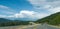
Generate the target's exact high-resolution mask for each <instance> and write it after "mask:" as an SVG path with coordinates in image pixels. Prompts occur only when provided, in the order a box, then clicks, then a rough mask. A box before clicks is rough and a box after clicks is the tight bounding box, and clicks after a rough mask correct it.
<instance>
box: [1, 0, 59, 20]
mask: <svg viewBox="0 0 60 29" xmlns="http://www.w3.org/2000/svg"><path fill="white" fill-rule="evenodd" d="M56 12H60V0H0V18H1V17H2V18H27V19H26V20H37V19H40V18H43V17H46V16H49V15H51V14H53V13H56ZM22 20H25V19H22Z"/></svg>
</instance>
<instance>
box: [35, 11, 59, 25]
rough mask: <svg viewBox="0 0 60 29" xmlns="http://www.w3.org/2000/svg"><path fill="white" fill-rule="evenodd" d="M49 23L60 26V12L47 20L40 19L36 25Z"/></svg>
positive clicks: (46, 18)
mask: <svg viewBox="0 0 60 29" xmlns="http://www.w3.org/2000/svg"><path fill="white" fill-rule="evenodd" d="M37 22H38V23H48V24H51V25H59V24H60V12H58V13H55V14H52V15H50V16H47V17H45V18H42V19H39V20H37V21H36V23H37Z"/></svg>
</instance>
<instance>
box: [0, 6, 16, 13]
mask: <svg viewBox="0 0 60 29" xmlns="http://www.w3.org/2000/svg"><path fill="white" fill-rule="evenodd" d="M0 12H1V13H2V14H14V13H16V11H15V10H12V9H11V8H10V7H8V6H4V5H0Z"/></svg>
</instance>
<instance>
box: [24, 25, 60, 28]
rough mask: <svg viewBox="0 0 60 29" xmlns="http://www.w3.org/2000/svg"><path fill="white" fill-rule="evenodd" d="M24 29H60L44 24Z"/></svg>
mask: <svg viewBox="0 0 60 29" xmlns="http://www.w3.org/2000/svg"><path fill="white" fill-rule="evenodd" d="M24 29H60V28H57V27H53V26H49V25H48V24H43V25H42V24H39V25H36V26H32V27H27V28H24Z"/></svg>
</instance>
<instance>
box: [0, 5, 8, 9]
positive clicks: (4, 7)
mask: <svg viewBox="0 0 60 29" xmlns="http://www.w3.org/2000/svg"><path fill="white" fill-rule="evenodd" d="M0 8H1V9H9V7H7V6H4V5H0Z"/></svg>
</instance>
